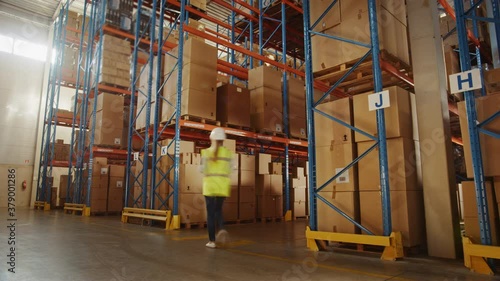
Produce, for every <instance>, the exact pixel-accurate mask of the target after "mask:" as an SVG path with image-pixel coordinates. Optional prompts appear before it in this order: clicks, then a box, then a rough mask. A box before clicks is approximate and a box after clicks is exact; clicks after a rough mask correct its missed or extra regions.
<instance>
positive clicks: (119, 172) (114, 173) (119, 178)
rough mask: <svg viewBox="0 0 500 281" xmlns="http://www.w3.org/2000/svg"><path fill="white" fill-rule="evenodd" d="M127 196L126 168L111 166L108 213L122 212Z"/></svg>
mask: <svg viewBox="0 0 500 281" xmlns="http://www.w3.org/2000/svg"><path fill="white" fill-rule="evenodd" d="M124 195H125V166H118V165H109V186H108V202H107V211H108V212H121V211H122V210H123V200H124Z"/></svg>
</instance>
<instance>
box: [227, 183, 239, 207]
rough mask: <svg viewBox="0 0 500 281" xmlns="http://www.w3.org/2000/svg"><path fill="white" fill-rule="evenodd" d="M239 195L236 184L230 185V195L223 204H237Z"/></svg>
mask: <svg viewBox="0 0 500 281" xmlns="http://www.w3.org/2000/svg"><path fill="white" fill-rule="evenodd" d="M238 198H239V193H238V184H236V185H231V193H230V196H229V197H227V198H226V200H225V201H224V202H227V203H238Z"/></svg>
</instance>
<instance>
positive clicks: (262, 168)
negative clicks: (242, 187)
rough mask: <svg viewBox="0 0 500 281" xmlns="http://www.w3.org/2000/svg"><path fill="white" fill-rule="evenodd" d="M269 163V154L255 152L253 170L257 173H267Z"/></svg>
mask: <svg viewBox="0 0 500 281" xmlns="http://www.w3.org/2000/svg"><path fill="white" fill-rule="evenodd" d="M269 163H271V154H265V153H259V154H257V159H256V166H255V168H256V169H255V171H256V172H257V174H259V175H269Z"/></svg>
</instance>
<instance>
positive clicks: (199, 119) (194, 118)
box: [162, 115, 221, 127]
mask: <svg viewBox="0 0 500 281" xmlns="http://www.w3.org/2000/svg"><path fill="white" fill-rule="evenodd" d="M180 119H181V120H186V121H193V122H198V123H202V124H208V125H214V126H217V127H220V126H221V122H220V121H217V120H212V119H208V118H204V117H198V116H193V115H182V116H181V118H180ZM162 125H163V126H164V125H165V123H162ZM168 125H169V126H173V125H175V119H172V121H171V122H170V123H169V124H168Z"/></svg>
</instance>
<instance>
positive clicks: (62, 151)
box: [52, 139, 71, 161]
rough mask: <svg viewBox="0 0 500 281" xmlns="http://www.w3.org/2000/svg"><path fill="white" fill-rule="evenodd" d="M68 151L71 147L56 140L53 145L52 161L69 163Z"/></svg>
mask: <svg viewBox="0 0 500 281" xmlns="http://www.w3.org/2000/svg"><path fill="white" fill-rule="evenodd" d="M70 149H71V147H70V146H69V144H65V143H64V140H61V139H57V140H56V142H55V143H54V157H53V159H52V160H55V161H69V153H70Z"/></svg>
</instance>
